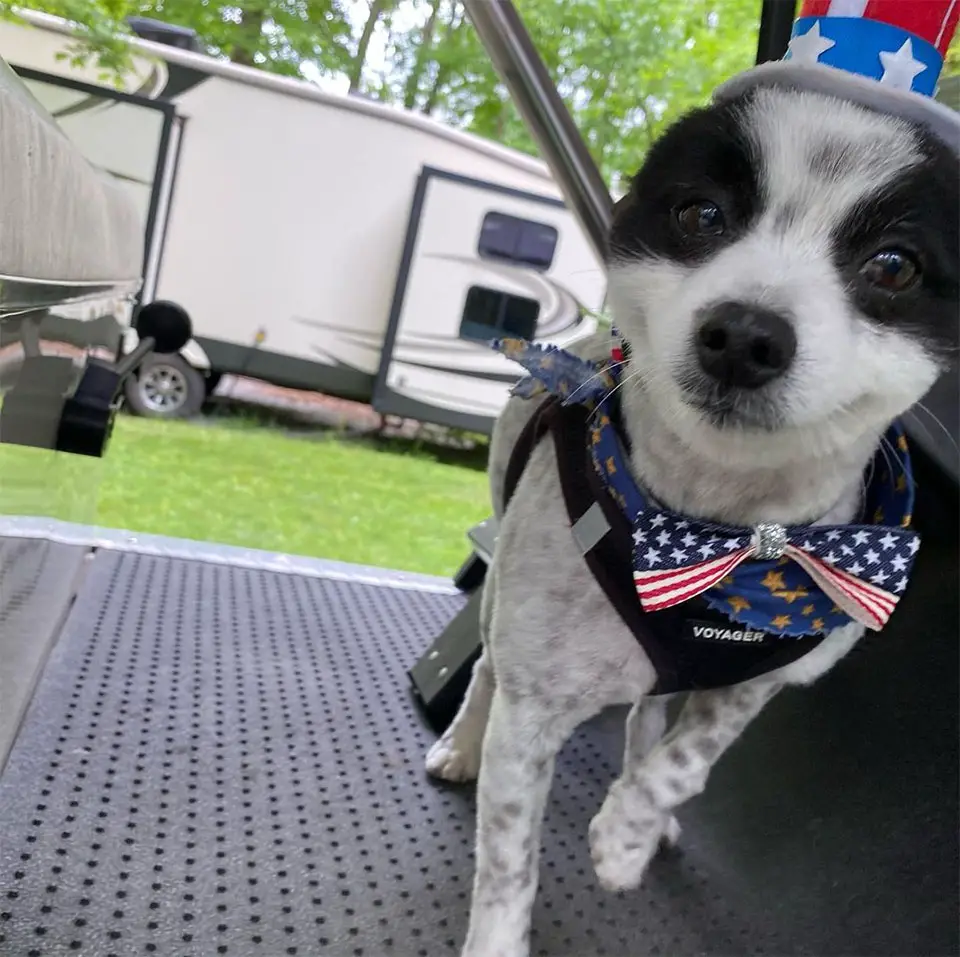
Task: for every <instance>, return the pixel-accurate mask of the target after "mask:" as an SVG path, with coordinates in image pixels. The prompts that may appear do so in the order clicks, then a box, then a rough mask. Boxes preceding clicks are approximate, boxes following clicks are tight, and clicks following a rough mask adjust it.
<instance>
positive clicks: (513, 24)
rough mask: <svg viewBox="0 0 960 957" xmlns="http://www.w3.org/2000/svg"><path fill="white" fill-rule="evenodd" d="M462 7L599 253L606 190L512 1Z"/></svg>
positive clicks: (471, 0) (468, 0) (485, 0)
mask: <svg viewBox="0 0 960 957" xmlns="http://www.w3.org/2000/svg"><path fill="white" fill-rule="evenodd" d="M464 8H465V9H466V12H467V15H468V16H469V17H470V19H471V21H472V22H473V25H474V27H475V28H476V30H477V34H478V35H479V37H480V42H481V43H482V44H483V45H484V47H485V48H486V50H487V53H488V54H489V56H490V59H491V61H492V62H493V65H494V67H495V68H496V70H497V72H498V73H499V74H500V77H501V79H502V80H503V82H504V84H505V85H506V87H507V89H508V90H509V92H510V96H511V98H512V99H513V102H514V103H515V104H516V106H517V109H518V110H519V112H520V115H521V117H522V118H523V121H524V123H526V125H527V129H528V130H529V131H530V134H531V135H532V136H533V138H534V140H535V141H536V143H537V146H538V147H539V148H540V154H541V156H542V157H543V159H544V160H545V161H546V163H547V165H548V166H549V167H550V169H551V171H552V173H553V177H554V179H555V180H556V181H557V185H558V186H559V187H560V191H561V192H562V193H563V196H564V199H566V201H567V205H568V206H569V207H570V208H571V210H573V212H574V214H575V215H576V217H577V219H578V220H579V221H580V224H581V226H582V227H583V229H584V231H585V232H586V234H587V236H588V237H589V238H590V241H591V243H592V244H593V247H594V249H596V251H597V253H598V255H599V256H600V257H601V258H603V257H604V255H605V249H606V237H607V232H608V230H609V226H610V206H611V201H610V193H609V190H608V189H607V186H606V184H605V183H604V181H603V177H602V176H601V175H600V170H599V169H597V164H596V163H595V162H594V161H593V157H592V156H591V155H590V152H589V150H588V149H587V145H586V143H585V142H584V141H583V137H582V136H581V135H580V131H579V130H578V129H577V127H576V125H575V124H574V122H573V118H572V117H571V116H570V113H569V111H568V110H567V108H566V106H565V105H564V102H563V100H562V99H561V98H560V94H559V93H558V92H557V88H556V86H555V85H554V83H553V80H552V79H551V78H550V74H549V73H548V72H547V68H546V67H545V66H544V65H543V61H542V60H541V59H540V55H539V54H538V53H537V50H536V47H535V46H534V45H533V42H532V41H531V39H530V35H529V34H528V33H527V30H526V27H524V25H523V21H522V20H521V19H520V16H519V14H518V13H517V11H516V9H515V7H514V5H513V3H511V2H510V0H464Z"/></svg>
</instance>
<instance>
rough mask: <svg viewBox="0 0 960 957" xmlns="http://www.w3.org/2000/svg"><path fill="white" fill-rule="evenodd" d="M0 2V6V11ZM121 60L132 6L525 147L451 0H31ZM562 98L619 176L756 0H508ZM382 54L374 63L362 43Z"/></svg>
mask: <svg viewBox="0 0 960 957" xmlns="http://www.w3.org/2000/svg"><path fill="white" fill-rule="evenodd" d="M4 2H5V0H0V12H2V11H4V10H5V9H6V10H8V9H9V8H5V7H4V6H3V3H4ZM32 2H33V3H35V4H37V5H39V6H41V7H42V9H44V10H46V11H48V12H50V13H54V14H56V15H58V16H64V17H66V18H67V19H70V20H73V21H76V22H78V23H80V24H82V25H83V28H84V35H83V42H84V49H83V50H81V51H80V53H79V55H83V54H84V52H85V53H86V54H87V55H90V54H91V52H92V54H93V55H96V56H98V57H99V59H100V61H101V63H102V64H103V65H105V66H106V67H113V68H116V67H117V65H118V64H119V63H120V62H121V61H122V56H123V44H122V42H119V41H118V40H117V33H118V32H120V33H122V32H123V31H124V29H125V28H124V26H123V23H124V19H125V18H126V17H127V16H130V15H134V14H138V15H141V16H149V17H154V18H156V19H159V20H164V21H167V22H169V23H174V24H178V25H181V26H186V27H191V28H193V29H194V30H196V31H197V33H198V35H199V37H200V38H201V40H202V43H203V45H204V48H205V49H206V50H207V52H209V53H210V54H211V55H213V56H220V57H229V58H230V59H232V60H234V61H235V62H238V63H243V64H246V65H250V66H255V67H258V68H261V69H265V70H270V71H272V72H275V73H281V74H285V75H288V76H297V75H309V76H319V77H321V78H326V79H336V78H340V79H342V80H343V81H345V86H349V88H350V89H351V90H356V91H358V92H361V93H364V94H366V95H368V96H373V97H375V98H378V99H381V100H384V101H386V102H390V103H394V104H396V105H398V106H404V107H406V108H407V109H415V110H419V111H422V112H425V113H428V114H431V115H434V116H436V117H437V118H438V119H441V120H443V121H444V122H447V123H450V124H451V125H454V126H457V127H460V128H463V129H467V130H470V131H472V132H475V133H477V134H479V135H480V136H484V137H488V138H490V139H494V140H497V141H499V142H501V143H504V144H505V145H508V146H512V147H515V148H517V149H521V150H525V151H528V152H534V144H533V143H532V142H531V140H530V137H529V135H528V133H527V131H526V129H525V128H524V125H523V123H522V122H521V120H520V117H519V116H518V114H517V111H516V110H515V108H514V107H513V105H512V103H511V102H510V98H509V96H508V95H507V91H506V89H505V87H504V86H503V84H502V83H501V81H500V79H499V77H498V76H497V74H496V72H495V71H494V69H493V68H492V66H491V65H490V62H489V60H488V58H487V55H486V52H485V51H484V50H483V48H482V46H481V44H480V42H479V40H478V38H477V36H476V34H475V32H474V30H473V28H472V26H471V24H470V23H469V21H468V20H467V18H466V16H465V14H464V10H463V5H462V3H461V2H459V0H237V2H235V3H229V2H225V0H32ZM517 3H518V8H519V11H520V13H521V15H522V16H523V19H524V21H525V23H526V24H527V27H528V29H529V30H530V32H531V34H532V36H533V39H534V41H535V43H536V44H537V46H538V48H539V50H540V52H541V55H542V56H543V59H544V62H545V63H546V65H547V68H548V69H549V70H550V72H551V75H552V76H553V78H554V80H555V82H556V84H557V87H558V89H559V90H560V93H561V95H562V96H563V98H564V101H565V102H566V103H567V105H568V107H569V108H570V110H571V112H572V113H573V116H574V118H575V120H576V122H577V124H578V126H579V127H580V129H581V130H582V131H583V133H584V136H585V137H586V140H587V143H588V144H589V147H590V150H591V152H592V153H593V155H594V157H595V158H596V160H597V162H598V164H599V165H600V167H601V169H602V171H603V173H604V175H605V176H606V177H607V178H608V180H609V181H610V182H611V184H612V185H614V186H617V185H618V184H619V182H620V181H621V180H622V178H623V177H624V176H628V175H630V174H631V173H632V172H633V171H634V170H635V169H636V168H637V166H638V165H639V163H640V161H641V159H642V157H643V154H644V152H645V151H646V150H647V148H648V147H649V145H650V143H651V142H652V141H653V140H654V139H655V138H656V136H657V135H658V134H659V133H660V132H661V131H662V130H663V128H664V127H665V126H666V125H667V124H668V123H670V122H671V121H672V120H674V119H675V118H677V117H678V116H679V115H680V114H681V113H683V112H684V111H686V110H687V109H689V108H690V107H692V106H695V105H697V104H700V103H703V102H705V101H706V99H707V98H708V96H709V94H710V91H711V90H712V89H713V88H714V87H715V86H716V85H717V84H718V83H720V82H721V81H722V80H723V79H725V78H726V77H728V76H731V75H732V74H734V73H736V72H738V71H739V70H742V69H745V68H747V67H748V66H749V65H750V64H751V63H752V61H753V57H754V52H755V50H756V35H757V27H758V22H759V15H760V0H656V2H638V0H517ZM372 50H376V51H377V58H379V60H381V61H382V63H379V62H378V63H377V64H374V63H373V62H371V61H372V59H377V58H371V51H372Z"/></svg>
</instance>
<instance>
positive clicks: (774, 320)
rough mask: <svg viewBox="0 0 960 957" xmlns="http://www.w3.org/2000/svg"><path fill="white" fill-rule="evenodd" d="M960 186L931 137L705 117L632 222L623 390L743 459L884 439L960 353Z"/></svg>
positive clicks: (841, 111) (901, 129)
mask: <svg viewBox="0 0 960 957" xmlns="http://www.w3.org/2000/svg"><path fill="white" fill-rule="evenodd" d="M958 180H960V176H958V165H957V159H956V157H955V155H954V154H952V153H951V152H950V151H949V150H948V149H947V148H946V147H945V146H943V145H941V144H940V143H939V142H938V141H936V140H934V139H932V138H931V137H929V136H926V135H925V134H923V133H922V132H921V131H920V130H919V129H917V128H915V127H913V126H911V125H909V124H907V123H905V122H902V121H899V120H896V119H893V118H890V117H886V116H883V115H879V114H875V113H872V112H869V111H867V110H864V109H861V108H859V107H856V106H854V105H851V104H848V103H844V102H841V101H839V100H834V99H830V98H827V97H823V96H820V95H816V94H807V93H796V92H787V91H779V90H761V91H757V92H756V93H754V94H752V95H750V96H748V97H744V98H741V99H739V100H736V101H732V102H730V103H726V104H721V105H715V106H712V107H710V108H708V109H705V110H702V111H699V112H696V113H694V114H691V115H689V116H688V117H686V118H685V119H683V120H681V121H680V122H679V123H677V124H676V125H675V126H674V127H673V128H672V129H671V130H670V131H668V132H667V133H666V134H665V135H664V136H663V137H662V138H661V139H660V140H659V142H658V143H657V144H656V145H655V147H654V148H653V149H652V150H651V152H650V154H649V156H648V158H647V160H646V162H645V164H644V166H643V168H642V169H641V170H640V172H639V173H638V174H637V176H636V178H635V180H634V182H633V185H632V188H631V190H630V192H629V194H628V195H627V196H625V197H624V198H623V199H622V200H621V201H620V202H619V203H618V204H617V207H616V209H615V211H614V225H613V229H612V233H611V241H610V254H609V264H608V265H609V297H610V303H611V308H612V311H613V314H614V317H615V319H616V321H617V324H618V326H619V328H620V330H621V332H622V334H623V335H624V336H625V338H626V339H627V340H628V341H629V342H630V343H631V345H632V353H631V366H630V372H631V373H633V374H634V375H635V379H634V385H633V386H630V385H627V386H625V387H626V388H631V387H636V386H637V385H638V384H642V385H641V388H643V389H644V392H645V394H646V395H647V396H648V399H649V401H650V402H651V403H652V404H653V406H654V408H655V409H656V410H657V411H658V412H659V413H660V417H661V419H662V420H663V422H664V424H666V425H668V426H669V427H671V428H672V429H674V430H675V431H676V432H677V434H679V435H680V437H681V438H682V439H684V440H685V441H687V442H689V443H690V444H692V445H696V446H697V447H698V448H699V449H701V450H702V451H703V452H705V453H706V454H708V455H711V456H714V457H717V458H719V459H722V460H726V461H730V459H731V458H737V457H740V458H743V459H744V461H747V460H748V459H750V458H753V457H756V456H760V457H761V459H760V460H759V461H763V462H766V463H767V464H771V465H773V464H776V463H781V462H788V461H790V460H791V457H793V456H801V455H802V456H806V455H809V454H811V453H813V454H817V455H821V456H822V455H829V454H830V451H831V449H834V448H837V449H839V448H842V447H844V446H848V445H850V444H851V443H852V442H855V441H857V440H862V439H864V438H865V437H867V436H869V435H871V434H876V432H878V431H879V430H881V429H883V428H884V427H885V426H886V425H887V424H888V423H889V422H890V421H891V420H892V419H893V418H895V417H896V416H897V415H899V414H900V413H902V412H903V411H905V410H906V409H907V408H909V407H910V406H911V405H913V404H914V403H915V402H916V401H917V400H918V399H920V398H921V397H922V396H923V394H924V393H925V392H926V391H927V390H928V389H929V387H930V386H931V385H932V384H933V383H934V381H935V380H936V378H937V377H938V375H939V374H940V373H941V371H942V370H943V369H944V368H945V367H946V365H947V364H948V363H949V361H950V360H951V359H952V357H953V354H954V353H955V352H956V349H957V345H958V267H960V248H958V226H960V197H958Z"/></svg>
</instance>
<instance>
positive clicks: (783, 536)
mask: <svg viewBox="0 0 960 957" xmlns="http://www.w3.org/2000/svg"><path fill="white" fill-rule="evenodd" d="M753 546H754V548H755V552H754V557H755V558H756V559H758V560H759V561H761V562H769V561H772V560H773V559H774V558H780V556H781V555H783V552H784V549H785V548H786V547H787V530H786V529H785V528H784V527H783V526H782V525H778V524H777V523H776V522H758V523H757V524H756V525H755V526H754V529H753Z"/></svg>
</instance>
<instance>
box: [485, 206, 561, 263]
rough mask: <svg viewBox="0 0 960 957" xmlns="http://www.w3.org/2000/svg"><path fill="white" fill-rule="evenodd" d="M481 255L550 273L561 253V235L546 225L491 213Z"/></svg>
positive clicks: (488, 214) (486, 219)
mask: <svg viewBox="0 0 960 957" xmlns="http://www.w3.org/2000/svg"><path fill="white" fill-rule="evenodd" d="M477 251H478V252H479V254H480V255H481V256H482V257H484V258H485V259H505V260H507V262H513V263H522V264H523V265H525V266H533V267H534V268H535V269H549V268H550V266H551V264H552V263H553V255H554V253H555V252H556V251H557V231H556V229H554V228H553V226H547V225H546V224H545V223H535V222H532V221H531V220H529V219H518V218H517V217H516V216H507V215H506V214H505V213H494V212H490V213H487V214H486V216H484V217H483V225H482V226H481V227H480V239H479V241H478V243H477Z"/></svg>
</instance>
